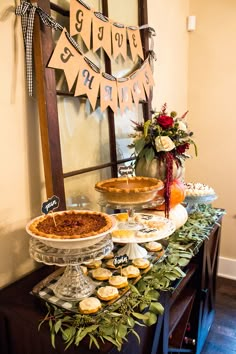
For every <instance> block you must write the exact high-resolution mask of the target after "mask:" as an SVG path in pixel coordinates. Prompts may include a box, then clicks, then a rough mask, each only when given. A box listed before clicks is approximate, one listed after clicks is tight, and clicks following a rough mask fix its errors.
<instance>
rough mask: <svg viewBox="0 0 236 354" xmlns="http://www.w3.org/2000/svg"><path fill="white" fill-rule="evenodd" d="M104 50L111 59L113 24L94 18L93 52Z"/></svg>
mask: <svg viewBox="0 0 236 354" xmlns="http://www.w3.org/2000/svg"><path fill="white" fill-rule="evenodd" d="M99 48H103V49H104V50H105V52H106V53H107V55H108V56H109V58H111V24H110V22H109V21H105V20H104V21H103V20H101V19H100V18H97V16H96V15H95V14H94V16H93V51H94V52H96V51H97V50H98V49H99Z"/></svg>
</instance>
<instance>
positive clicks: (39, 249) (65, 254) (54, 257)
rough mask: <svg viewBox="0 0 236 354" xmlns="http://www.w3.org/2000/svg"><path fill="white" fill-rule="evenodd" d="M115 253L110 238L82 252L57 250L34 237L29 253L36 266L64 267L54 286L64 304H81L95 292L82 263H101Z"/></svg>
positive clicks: (56, 293) (80, 250)
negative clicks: (96, 261)
mask: <svg viewBox="0 0 236 354" xmlns="http://www.w3.org/2000/svg"><path fill="white" fill-rule="evenodd" d="M112 249H113V242H112V238H111V235H110V234H107V235H106V236H105V237H104V238H103V239H102V240H100V241H99V242H97V243H96V244H94V245H90V246H88V247H82V248H76V249H75V248H72V249H65V248H63V249H62V248H54V247H51V246H49V245H47V244H45V243H43V242H41V241H39V240H37V239H36V238H34V237H31V238H30V244H29V253H30V256H31V257H32V258H33V259H34V260H36V261H37V262H40V263H44V264H47V265H56V266H59V267H65V270H64V273H63V274H62V276H61V277H60V278H59V280H58V281H57V282H56V283H55V284H53V292H54V294H55V295H56V296H57V297H58V298H60V299H63V300H67V301H78V300H80V299H83V298H86V297H88V296H90V295H91V294H92V293H93V292H94V290H95V284H94V283H93V281H92V279H90V278H89V277H87V276H86V275H85V274H84V273H83V270H82V268H81V266H80V265H81V264H82V263H86V262H89V261H93V260H99V259H102V258H103V257H104V256H106V255H107V254H109V253H110V252H111V251H112Z"/></svg>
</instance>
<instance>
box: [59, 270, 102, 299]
mask: <svg viewBox="0 0 236 354" xmlns="http://www.w3.org/2000/svg"><path fill="white" fill-rule="evenodd" d="M94 290H95V284H94V283H93V281H92V280H91V279H90V278H89V277H87V276H86V275H84V273H83V271H82V269H81V267H80V266H79V265H71V264H69V265H67V267H66V269H65V271H64V273H63V275H62V276H61V277H60V279H59V280H58V281H57V282H56V283H55V284H54V285H53V291H54V294H55V295H56V296H57V297H58V298H60V299H63V300H68V301H78V300H81V299H84V298H86V297H88V296H90V295H92V294H93V292H94Z"/></svg>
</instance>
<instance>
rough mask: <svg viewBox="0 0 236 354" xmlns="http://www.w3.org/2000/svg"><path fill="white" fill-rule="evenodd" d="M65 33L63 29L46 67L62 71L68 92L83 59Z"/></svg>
mask: <svg viewBox="0 0 236 354" xmlns="http://www.w3.org/2000/svg"><path fill="white" fill-rule="evenodd" d="M65 33H66V29H65V28H64V29H63V31H62V33H61V36H60V38H59V40H58V42H57V45H56V48H55V49H54V52H53V54H52V56H51V59H50V61H49V63H48V66H49V67H50V68H56V69H62V70H64V73H65V77H66V81H67V84H68V89H69V91H70V90H71V89H72V86H73V85H74V82H75V80H76V77H77V75H78V72H79V68H80V62H81V61H82V60H83V57H82V55H80V54H79V53H78V52H77V50H76V49H75V48H74V47H73V45H72V44H71V43H70V42H69V40H68V38H67V37H66V34H65Z"/></svg>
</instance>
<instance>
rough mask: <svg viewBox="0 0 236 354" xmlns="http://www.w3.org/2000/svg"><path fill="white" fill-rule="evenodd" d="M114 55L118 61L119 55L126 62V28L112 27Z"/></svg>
mask: <svg viewBox="0 0 236 354" xmlns="http://www.w3.org/2000/svg"><path fill="white" fill-rule="evenodd" d="M111 28H112V55H113V58H114V59H116V58H117V57H118V55H119V54H121V55H122V57H123V58H124V60H126V58H127V33H126V28H125V27H124V26H123V27H119V26H118V24H117V25H115V24H113V25H112V27H111Z"/></svg>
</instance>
